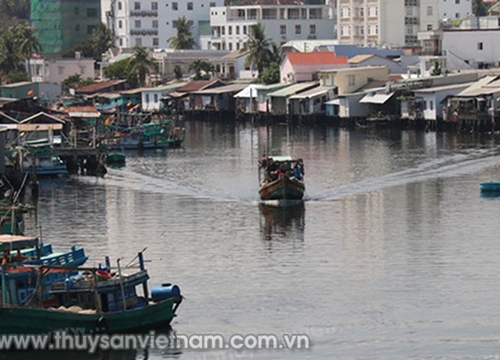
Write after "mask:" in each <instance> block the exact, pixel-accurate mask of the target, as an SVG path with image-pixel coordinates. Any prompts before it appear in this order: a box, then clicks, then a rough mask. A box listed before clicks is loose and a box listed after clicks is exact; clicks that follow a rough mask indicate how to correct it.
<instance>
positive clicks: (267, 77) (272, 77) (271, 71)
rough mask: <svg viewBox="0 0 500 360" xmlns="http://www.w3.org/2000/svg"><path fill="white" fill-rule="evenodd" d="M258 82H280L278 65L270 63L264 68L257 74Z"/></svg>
mask: <svg viewBox="0 0 500 360" xmlns="http://www.w3.org/2000/svg"><path fill="white" fill-rule="evenodd" d="M259 82H261V83H263V84H275V83H279V82H280V65H279V64H278V63H276V62H274V63H272V64H271V65H270V66H269V67H268V68H267V69H266V70H264V71H263V72H262V74H260V75H259Z"/></svg>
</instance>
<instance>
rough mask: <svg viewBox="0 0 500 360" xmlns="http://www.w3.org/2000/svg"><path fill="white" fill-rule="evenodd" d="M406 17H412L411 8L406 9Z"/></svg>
mask: <svg viewBox="0 0 500 360" xmlns="http://www.w3.org/2000/svg"><path fill="white" fill-rule="evenodd" d="M406 16H413V8H411V7H408V8H406Z"/></svg>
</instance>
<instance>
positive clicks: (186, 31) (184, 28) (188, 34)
mask: <svg viewBox="0 0 500 360" xmlns="http://www.w3.org/2000/svg"><path fill="white" fill-rule="evenodd" d="M193 28H194V26H193V22H192V21H191V20H188V19H187V18H186V17H185V16H183V17H180V18H179V19H177V20H176V21H175V29H176V30H177V35H175V36H172V37H171V38H169V39H168V40H167V41H168V42H169V43H170V46H171V47H172V48H173V49H176V50H191V49H193V48H194V47H195V46H196V45H197V44H196V41H195V40H194V38H193Z"/></svg>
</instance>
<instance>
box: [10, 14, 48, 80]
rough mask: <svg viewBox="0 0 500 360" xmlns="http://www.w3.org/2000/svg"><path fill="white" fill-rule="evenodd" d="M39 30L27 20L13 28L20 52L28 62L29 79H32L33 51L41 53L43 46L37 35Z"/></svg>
mask: <svg viewBox="0 0 500 360" xmlns="http://www.w3.org/2000/svg"><path fill="white" fill-rule="evenodd" d="M37 31H38V30H36V29H32V28H31V27H30V26H29V25H28V23H27V22H23V23H21V24H19V25H17V26H15V27H14V28H13V32H14V34H15V36H16V42H17V47H18V51H19V54H20V56H21V57H22V58H23V59H24V61H25V63H26V68H27V71H28V80H29V81H31V67H30V59H31V57H32V55H33V53H40V52H41V51H42V46H41V45H40V42H39V41H38V36H37V35H36V33H37Z"/></svg>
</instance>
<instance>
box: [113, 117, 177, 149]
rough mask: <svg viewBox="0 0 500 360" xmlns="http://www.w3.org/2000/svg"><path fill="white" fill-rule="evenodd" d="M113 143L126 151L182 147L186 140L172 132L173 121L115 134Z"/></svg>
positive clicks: (127, 129) (155, 123)
mask: <svg viewBox="0 0 500 360" xmlns="http://www.w3.org/2000/svg"><path fill="white" fill-rule="evenodd" d="M112 141H113V142H114V143H115V144H117V145H118V146H120V147H121V148H123V149H126V150H132V149H139V150H141V149H165V148H176V147H180V145H181V144H182V142H183V141H184V138H183V137H181V136H179V134H177V133H176V132H175V131H171V121H170V120H167V121H156V122H151V123H147V124H142V125H140V126H135V127H132V128H125V129H122V130H121V131H119V132H117V133H115V134H114V137H113V139H112Z"/></svg>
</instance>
